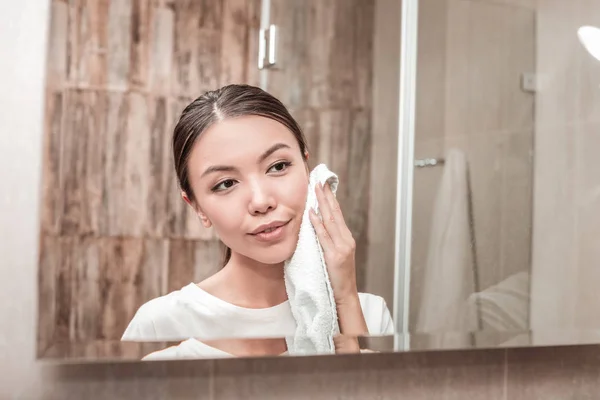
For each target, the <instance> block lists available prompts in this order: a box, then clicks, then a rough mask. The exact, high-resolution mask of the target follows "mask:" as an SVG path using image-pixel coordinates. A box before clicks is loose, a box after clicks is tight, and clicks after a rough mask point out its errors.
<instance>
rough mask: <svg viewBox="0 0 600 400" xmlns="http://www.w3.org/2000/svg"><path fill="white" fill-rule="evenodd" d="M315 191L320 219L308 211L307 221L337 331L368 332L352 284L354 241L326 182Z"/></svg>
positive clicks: (354, 287)
mask: <svg viewBox="0 0 600 400" xmlns="http://www.w3.org/2000/svg"><path fill="white" fill-rule="evenodd" d="M315 192H316V195H317V200H318V202H319V209H320V210H321V217H322V219H321V218H319V217H318V216H317V214H316V213H315V212H314V210H311V211H310V220H311V223H312V224H313V226H314V227H315V231H316V232H317V237H318V238H319V242H320V243H321V247H323V253H324V256H325V263H326V264H327V272H328V273H329V280H330V281H331V288H332V289H333V297H334V299H335V303H336V307H337V312H338V320H339V324H340V331H341V333H343V334H346V335H348V334H350V335H365V334H368V333H369V332H368V328H367V324H366V322H365V318H364V315H363V312H362V308H361V306H360V300H359V297H358V289H357V286H356V265H355V261H354V252H355V249H356V242H355V241H354V238H353V237H352V232H350V229H348V226H347V225H346V222H344V216H343V215H342V211H341V209H340V205H339V203H338V201H337V199H336V198H335V196H334V195H333V192H332V191H331V188H330V187H329V185H328V184H327V185H325V187H322V186H321V185H317V187H316V188H315Z"/></svg>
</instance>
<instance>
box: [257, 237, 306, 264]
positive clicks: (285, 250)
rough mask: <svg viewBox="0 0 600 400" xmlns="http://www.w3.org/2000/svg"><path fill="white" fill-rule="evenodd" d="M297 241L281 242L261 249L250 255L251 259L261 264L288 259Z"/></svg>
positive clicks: (275, 262)
mask: <svg viewBox="0 0 600 400" xmlns="http://www.w3.org/2000/svg"><path fill="white" fill-rule="evenodd" d="M296 245H297V243H296V242H294V243H281V244H278V245H275V246H271V247H268V248H264V249H262V251H258V252H257V253H256V254H253V255H252V256H251V258H252V259H254V260H256V261H258V262H260V263H263V264H280V263H282V262H284V261H286V260H289V259H290V258H291V257H292V254H294V251H295V250H296Z"/></svg>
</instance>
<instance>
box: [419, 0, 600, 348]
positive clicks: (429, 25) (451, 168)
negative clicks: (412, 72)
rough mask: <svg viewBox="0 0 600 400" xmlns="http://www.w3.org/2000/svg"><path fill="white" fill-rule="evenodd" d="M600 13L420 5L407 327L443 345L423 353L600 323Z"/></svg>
mask: <svg viewBox="0 0 600 400" xmlns="http://www.w3.org/2000/svg"><path fill="white" fill-rule="evenodd" d="M599 10H600V9H598V6H597V5H594V4H592V3H591V2H583V1H578V0H576V1H572V2H568V3H565V2H559V1H543V2H536V1H528V0H518V1H517V0H506V1H500V2H498V1H495V2H492V1H470V0H448V1H442V2H439V1H435V0H420V1H419V13H420V14H419V45H418V55H417V57H418V76H417V102H416V128H415V158H416V160H415V168H414V192H413V195H414V199H413V204H414V208H413V213H412V216H413V221H412V238H411V239H412V263H411V267H410V305H409V308H410V318H409V324H408V330H409V331H410V332H411V333H415V334H421V333H431V334H434V335H433V336H432V337H431V340H434V342H432V343H428V344H424V343H422V342H421V343H411V345H412V347H413V348H415V346H416V347H420V346H426V347H427V346H432V347H444V344H443V343H440V342H437V340H438V339H439V337H438V338H435V336H437V335H435V334H437V333H444V332H451V331H455V332H460V331H464V332H484V333H486V332H490V333H494V332H498V333H500V334H502V335H500V336H494V335H488V336H481V335H474V336H472V337H466V336H464V337H462V339H461V340H464V342H462V345H463V346H466V347H471V346H481V345H486V344H487V345H498V346H505V345H507V341H506V337H501V336H505V335H504V334H505V333H509V332H513V333H514V335H515V337H518V336H519V335H518V334H517V333H518V332H531V335H530V336H529V338H530V343H531V344H532V345H537V344H547V343H553V344H559V343H562V344H568V343H573V344H575V343H579V342H578V340H577V339H575V338H577V337H579V336H578V334H574V335H571V334H565V335H556V334H555V332H557V331H569V332H577V330H578V329H581V330H582V336H586V335H585V333H584V332H586V331H587V330H592V331H593V330H594V329H597V328H598V327H600V318H599V317H598V313H597V312H596V309H597V299H598V296H597V290H596V284H595V282H597V281H598V268H595V266H597V265H598V263H599V262H600V253H599V252H598V250H597V249H598V248H599V247H598V245H597V243H598V240H599V239H600V231H599V230H598V228H597V227H598V226H600V220H599V219H598V216H599V215H600V212H599V210H600V202H599V197H598V188H599V187H600V180H599V179H598V176H600V175H598V174H597V173H595V172H593V171H598V161H597V160H598V157H596V156H594V154H596V153H597V149H598V145H599V143H600V142H599V141H598V134H597V132H598V129H597V128H598V127H597V123H598V117H597V116H598V109H599V106H600V92H599V91H598V83H599V80H598V76H599V75H598V73H599V72H600V69H599V67H598V63H597V60H596V59H595V58H598V55H597V47H598V46H597V42H598V40H597V38H598V34H597V32H598V30H597V28H593V27H589V26H585V24H586V23H588V21H589V18H588V16H589V15H591V14H593V13H597V12H598V11H599ZM582 26H583V27H582ZM578 41H581V44H582V45H583V46H582V45H580V44H579V43H578ZM431 160H443V161H444V162H437V163H433V162H431ZM411 337H412V336H411ZM586 337H590V336H586ZM549 338H552V339H549ZM547 339H549V340H547ZM561 340H562V342H561ZM450 342H453V343H454V344H456V341H450ZM450 342H448V343H450ZM475 342H478V343H475Z"/></svg>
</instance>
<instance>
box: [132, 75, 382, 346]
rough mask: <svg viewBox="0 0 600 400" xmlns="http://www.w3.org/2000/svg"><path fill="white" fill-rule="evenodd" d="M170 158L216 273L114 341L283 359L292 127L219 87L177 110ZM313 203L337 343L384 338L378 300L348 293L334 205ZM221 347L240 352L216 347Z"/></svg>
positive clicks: (263, 100)
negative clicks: (207, 232)
mask: <svg viewBox="0 0 600 400" xmlns="http://www.w3.org/2000/svg"><path fill="white" fill-rule="evenodd" d="M173 156H174V161H175V171H176V173H177V177H178V180H179V185H180V187H181V196H182V198H183V200H184V201H185V202H186V203H187V204H189V205H190V207H192V208H193V209H194V212H195V213H196V214H197V215H198V218H199V220H200V223H202V224H203V225H204V227H206V228H210V227H212V228H213V229H214V230H215V232H216V234H217V235H218V237H219V238H220V240H221V241H222V242H223V243H224V244H225V245H226V247H227V250H226V256H225V263H224V266H223V268H222V269H221V270H220V271H219V272H217V273H216V274H214V275H213V276H211V277H209V278H208V279H206V280H204V281H202V282H200V283H197V284H196V283H191V284H189V285H187V286H185V287H184V288H182V289H181V290H178V291H175V292H172V293H170V294H168V295H166V296H162V297H159V298H157V299H154V300H151V301H150V302H148V303H146V304H144V305H143V306H142V307H141V308H140V309H139V310H138V312H137V313H136V315H135V317H134V318H133V320H132V321H131V323H130V325H129V327H128V328H127V330H126V332H125V334H124V335H123V340H177V339H179V340H181V339H184V338H193V337H197V338H201V339H203V341H204V342H205V343H209V342H207V341H206V340H208V341H210V346H209V347H210V349H217V350H218V351H219V352H222V353H224V354H236V355H238V354H256V353H259V354H271V355H273V354H282V353H284V352H285V350H286V349H285V341H284V340H283V339H280V338H281V337H284V336H290V335H293V333H294V329H295V321H294V319H293V317H292V314H291V310H290V307H289V304H288V302H287V294H286V288H285V284H284V279H283V264H284V261H285V260H287V259H289V258H290V257H291V255H292V254H293V252H294V250H295V248H296V244H297V241H298V233H299V230H300V223H301V220H302V214H303V212H304V208H305V202H306V197H307V191H308V179H309V168H308V164H307V161H308V157H309V154H308V149H307V145H306V141H305V139H304V135H303V134H302V131H301V129H300V127H299V126H298V124H297V122H296V121H295V120H294V119H293V118H292V116H291V115H290V114H289V112H288V110H287V109H286V108H285V106H284V105H283V104H282V103H281V102H280V101H279V100H277V99H276V98H275V97H273V96H271V95H270V94H268V93H266V92H264V91H263V90H261V89H259V88H256V87H252V86H247V85H229V86H225V87H223V88H221V89H219V90H215V91H211V92H208V93H205V94H204V95H202V96H200V97H199V98H198V99H196V100H194V101H193V102H192V103H191V104H189V105H188V106H187V107H186V108H185V109H184V110H183V112H182V114H181V117H180V119H179V122H178V123H177V126H176V127H175V131H174V135H173ZM316 195H317V198H318V201H319V208H320V210H321V215H322V220H321V219H320V218H319V217H318V216H317V215H316V214H315V213H314V212H311V216H310V218H311V222H312V224H313V226H314V227H315V230H316V232H317V235H318V238H319V241H320V243H321V245H322V247H323V250H324V256H325V261H326V263H327V268H328V272H329V277H330V280H331V285H332V289H333V293H334V299H335V302H336V307H337V313H338V319H339V325H340V331H341V333H342V334H343V335H344V336H346V337H347V335H350V336H359V335H366V334H369V333H371V334H389V333H393V327H392V321H391V318H390V314H389V311H388V309H387V307H386V305H385V302H384V301H383V299H382V298H380V297H378V296H374V295H369V294H362V293H361V294H359V293H358V291H357V286H356V271H355V261H354V248H355V243H354V239H353V238H352V234H351V232H350V230H349V229H348V227H347V226H346V224H345V222H344V218H343V215H342V213H341V211H340V207H339V204H338V202H337V200H336V198H335V196H334V195H333V194H332V192H331V190H330V188H329V187H327V186H325V187H318V188H317V189H316ZM223 338H247V339H248V340H244V341H240V340H237V341H235V343H234V342H232V341H227V340H225V341H224V340H216V341H215V339H223ZM251 338H252V339H251ZM256 338H271V339H261V340H255V339H256ZM274 338H277V339H274ZM341 342H343V343H344V344H343V345H342V344H340V346H342V347H344V350H347V351H352V350H358V348H357V346H358V344H357V341H356V340H350V341H347V340H346V341H341ZM341 342H340V343H341ZM348 342H349V343H350V344H347V343H348ZM240 343H241V344H240ZM188 344H189V343H188Z"/></svg>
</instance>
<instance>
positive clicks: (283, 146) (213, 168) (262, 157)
mask: <svg viewBox="0 0 600 400" xmlns="http://www.w3.org/2000/svg"><path fill="white" fill-rule="evenodd" d="M290 148H291V147H290V146H288V145H287V144H285V143H276V144H274V145H273V146H271V147H269V148H268V149H267V150H266V151H265V152H264V153H262V154H261V155H260V157H258V163H259V164H260V163H261V162H263V161H265V160H266V159H267V158H268V157H269V156H270V155H271V154H273V153H275V152H276V151H277V150H280V149H290ZM231 171H237V168H235V167H232V166H229V165H213V166H210V167H208V168H206V170H205V171H204V172H203V173H202V177H204V176H206V175H208V174H212V173H214V172H231Z"/></svg>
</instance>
